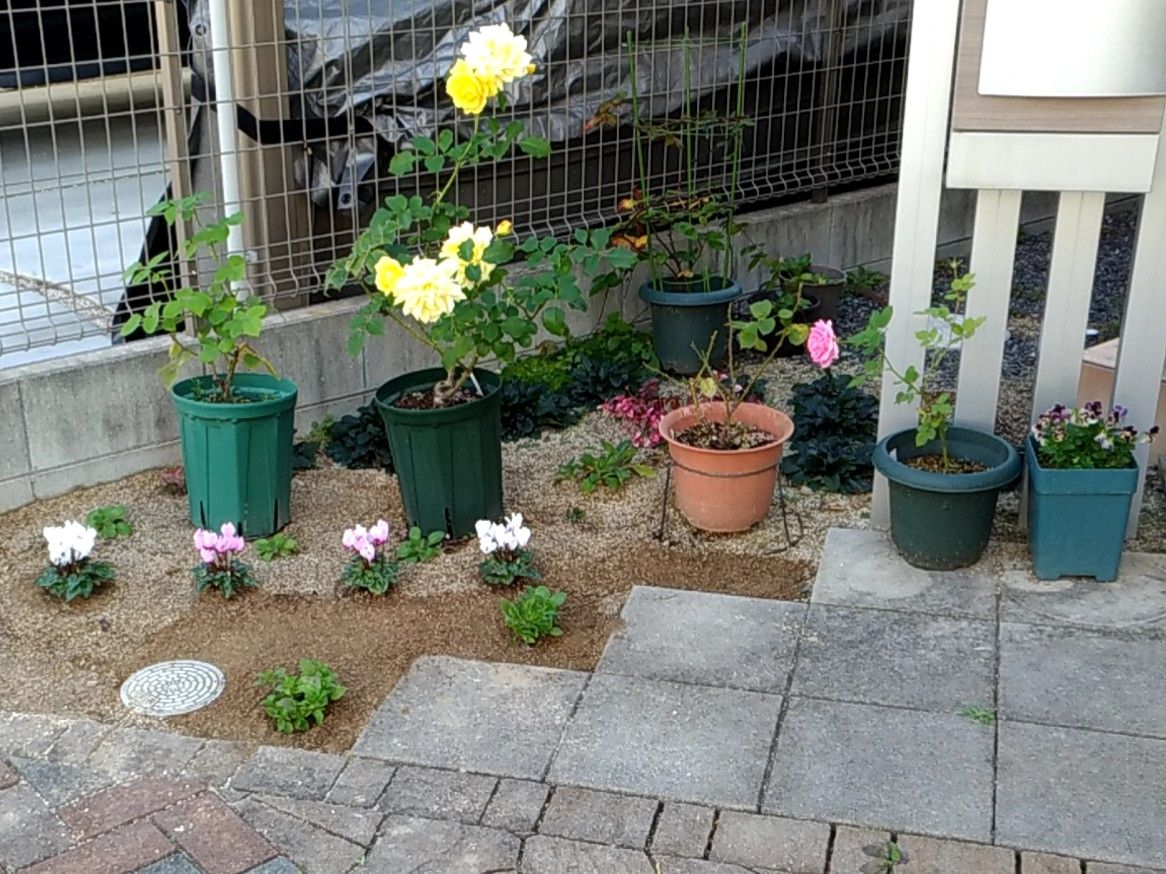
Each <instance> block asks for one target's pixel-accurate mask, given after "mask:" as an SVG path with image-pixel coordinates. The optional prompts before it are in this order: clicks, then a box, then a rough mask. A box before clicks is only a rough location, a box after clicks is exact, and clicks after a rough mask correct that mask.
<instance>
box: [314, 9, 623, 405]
mask: <svg viewBox="0 0 1166 874" xmlns="http://www.w3.org/2000/svg"><path fill="white" fill-rule="evenodd" d="M533 72H535V67H534V64H533V62H532V58H531V56H530V54H529V52H527V45H526V38H525V37H522V36H518V35H515V34H514V33H513V32H512V31H511V30H510V28H509V27H507V26H506V25H505V24H495V25H488V26H486V27H483V28H481V29H479V30H477V31H474V32H473V33H471V34H470V36H469V38H468V39H467V41H466V43H465V44H464V45H463V46H462V47H461V50H460V57H459V58H458V59H457V60H456V61H455V62H454V64H453V66H452V68H451V69H450V71H449V73H448V75H447V77H446V82H445V90H446V94H447V95H448V96H449V97H450V99H451V100H452V101H453V104H454V106H455V107H456V108H457V109H458V110H459V111H460V112H461V114H462V115H463V116H465V117H467V118H468V119H469V120H470V122H471V133H470V136H469V138H468V139H461V138H460V137H459V136H458V135H457V134H456V133H455V132H454V131H453V130H449V129H446V130H442V131H440V132H439V133H438V135H437V136H436V137H435V138H431V137H425V136H418V137H413V138H412V140H411V141H410V144H409V145H410V148H407V149H404V150H402V151H400V152H398V153H397V154H396V155H395V156H394V157H393V159H392V161H391V162H390V163H389V172H390V173H392V174H394V175H396V176H403V175H405V174H410V173H413V172H415V171H417V170H419V169H423V170H424V171H425V172H428V173H431V174H434V175H436V176H438V177H439V179H440V176H441V175H442V174H444V180H441V181H440V184H439V185H438V187H437V191H436V193H435V194H434V195H433V197H432V198H431V199H425V198H422V197H420V196H419V195H412V196H407V195H404V194H394V195H392V196H390V197H388V198H387V199H386V200H385V201H384V205H383V206H382V207H381V208H380V209H378V210H377V211H376V212H375V213H374V215H373V217H372V220H371V222H370V223H369V226H368V228H367V230H365V231H364V233H362V234H361V235H360V237H359V238H358V239H357V241H356V243H355V244H354V246H353V249H352V252H351V253H350V254H349V256H348V257H347V258H345V259H344V260H343V261H341V262H339V263H337V264H336V265H334V266H333V267H332V269H331V270H329V271H328V275H327V277H326V281H325V287H326V288H327V289H331V290H338V289H340V288H342V287H343V286H344V285H345V284H346V283H347V282H350V281H351V282H355V283H357V284H358V285H360V286H361V287H362V288H363V289H364V290H365V292H366V293H367V294H368V295H369V300H368V303H367V304H366V305H365V306H364V307H363V308H362V309H361V310H360V312H359V313H358V314H357V315H356V316H354V317H353V320H352V323H351V331H350V335H349V344H348V346H349V351H350V352H351V353H353V354H357V353H358V352H359V351H360V349H361V348H362V346H363V344H364V342H365V339H366V338H367V337H368V336H369V335H381V334H383V333H384V331H385V321H386V320H389V321H392V322H395V323H396V324H398V325H399V326H400V327H401V328H402V329H403V330H405V331H406V333H408V334H409V335H410V336H411V337H413V339H415V340H416V341H418V342H419V343H421V344H423V345H425V346H427V347H429V348H430V349H432V350H433V351H434V352H435V353H436V354H437V355H438V356H439V358H440V360H441V365H442V367H443V368H444V369H445V372H446V375H445V378H444V379H442V380H440V381H439V382H438V383H437V385H436V386H434V389H433V394H432V402H433V405H434V406H439V407H440V406H446V405H448V404H450V403H456V402H458V400H459V399H460V393H461V391H462V389H463V388H466V387H467V383H469V386H468V387H470V388H472V389H473V391H474V393H475V394H481V393H482V392H481V389H480V387H479V386H478V385H477V383H476V381H475V380H474V377H473V371H474V368H475V367H476V366H477V365H478V363H479V362H480V361H482V360H483V359H486V358H490V357H493V358H496V359H498V360H499V361H500V362H502V363H504V364H505V363H508V362H511V361H513V360H514V359H515V357H516V355H517V352H518V350H520V349H526V348H529V347H530V346H532V345H533V344H534V341H535V335H536V333H537V331H538V328H539V326H540V324H541V326H542V327H543V328H545V329H546V330H547V331H548V332H549V333H551V334H553V335H555V336H560V337H562V336H566V335H567V324H566V319H565V313H564V309H563V307H567V308H570V309H577V310H581V309H584V308H585V307H586V299H585V297H584V295H583V292H582V291H581V290H580V288H579V284H578V281H577V280H576V278H575V277H576V273H577V272H582V273H584V274H586V275H588V276H591V277H593V280H592V284H591V289H590V290H591V293H592V294H595V293H597V292H599V291H602V290H604V289H605V288H610V287H614V286H617V285H619V283H620V281H621V279H620V276H621V271H626V270H627V269H629V268H631V267H632V266H634V264H635V261H636V258H635V255H634V254H633V253H631V252H628V251H625V250H621V249H616V248H613V247H610V246H609V241H610V239H611V232H610V231H609V230H606V229H599V230H594V231H587V230H583V229H579V230H576V231H575V234H574V237H573V239H572V241H571V242H570V243H561V242H559V241H558V240H556V239H555V238H554V237H551V236H546V237H537V236H529V237H526V238H522V239H520V238H519V237H518V236H517V235H516V234H515V233H514V231H513V228H512V226H511V223H510V222H509V221H503V222H500V223H499V224H498V225H497V226H495V227H490V226H488V225H478V224H476V223H474V222H473V221H471V219H470V210H469V209H468V208H467V207H465V206H462V205H460V204H456V203H453V202H451V201H450V200H448V199H447V198H448V197H449V195H450V192H451V191H453V189H454V183H455V181H456V180H457V178H458V176H459V174H460V173H461V172H462V171H463V170H466V169H468V168H471V167H474V166H477V165H481V164H483V163H485V162H487V161H497V160H500V159H502V158H505V157H506V156H508V155H510V154H511V153H512V152H513V151H514V150H515V149H517V150H519V151H521V152H523V153H525V154H526V155H529V156H530V157H532V158H536V159H545V158H547V157H548V155H549V154H550V146H549V145H548V143H547V142H546V140H544V139H540V138H538V137H531V136H527V135H526V134H525V133H524V132H523V125H522V123H521V122H518V121H512V122H510V123H508V124H503V123H501V122H499V121H498V120H497V119H496V118H493V117H488V118H483V116H482V113H483V112H484V110H485V109H486V107H487V106H488V105H489V104H490V103H491V101H494V102H496V103H497V104H498V105H499V106H500V107H504V106H505V102H506V96H505V89H506V88H507V87H508V86H510V85H511V84H513V83H514V82H516V81H518V80H520V79H523V78H525V77H527V76H529V75H531V74H532V73H533ZM518 259H522V260H523V261H524V262H525V266H526V267H527V268H529V269H527V270H524V271H523V273H522V275H521V276H512V275H511V274H510V272H509V270H508V269H507V265H509V264H511V263H512V262H514V261H516V260H518Z"/></svg>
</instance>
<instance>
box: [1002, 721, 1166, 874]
mask: <svg viewBox="0 0 1166 874" xmlns="http://www.w3.org/2000/svg"><path fill="white" fill-rule="evenodd" d="M998 731H999V752H998V766H997V767H998V772H999V773H998V777H997V790H996V838H997V840H998V841H999V842H1000V843H1002V844H1008V845H1011V846H1017V847H1025V848H1027V849H1032V850H1042V851H1045V852H1050V853H1064V854H1067V855H1073V856H1081V857H1090V858H1095V859H1097V858H1099V859H1103V860H1105V861H1107V862H1115V863H1121V864H1126V865H1142V866H1145V867H1150V868H1166V829H1163V827H1162V824H1163V823H1166V741H1163V740H1153V739H1150V738H1141V737H1129V736H1126V735H1116V734H1103V733H1101V732H1095V731H1085V730H1083V729H1076V728H1058V727H1055V726H1045V725H1029V724H1027V723H1020V722H1009V721H1001V723H1000V725H999V727H998Z"/></svg>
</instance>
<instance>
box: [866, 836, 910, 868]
mask: <svg viewBox="0 0 1166 874" xmlns="http://www.w3.org/2000/svg"><path fill="white" fill-rule="evenodd" d="M862 852H863V854H864V855H866V856H870V857H871V861H870V862H867V863H866V864H865V865H863V866H862V868H860V869H859V870H860V871H861V874H893V872H894V870H895V866H896V865H906V864H907V854H906V853H905V852H904V851H903V849H902V848H901V847H900V846H899V845H898V844H896V843H895V842H894V841H886V842H884V843H881V844H868V845H867V846H865V847H863V848H862Z"/></svg>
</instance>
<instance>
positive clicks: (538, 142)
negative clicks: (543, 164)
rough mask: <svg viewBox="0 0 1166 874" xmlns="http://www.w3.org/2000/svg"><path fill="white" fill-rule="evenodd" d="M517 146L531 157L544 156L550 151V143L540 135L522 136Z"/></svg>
mask: <svg viewBox="0 0 1166 874" xmlns="http://www.w3.org/2000/svg"><path fill="white" fill-rule="evenodd" d="M518 148H520V149H521V150H522V151H523V152H524V153H526V154H527V155H530V156H531V157H532V158H546V157H547V156H549V155H550V153H551V144H550V143H548V142H547V141H546V140H545V139H543V138H542V137H523V138H522V139H520V140H519V141H518Z"/></svg>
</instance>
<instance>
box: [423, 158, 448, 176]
mask: <svg viewBox="0 0 1166 874" xmlns="http://www.w3.org/2000/svg"><path fill="white" fill-rule="evenodd" d="M424 163H425V169H426V170H428V171H429V172H430V173H440V172H441V171H442V170H443V169H444V168H445V158H443V157H442V156H441V155H432V156H430V157H428V158H426V159H425V162H424Z"/></svg>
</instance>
